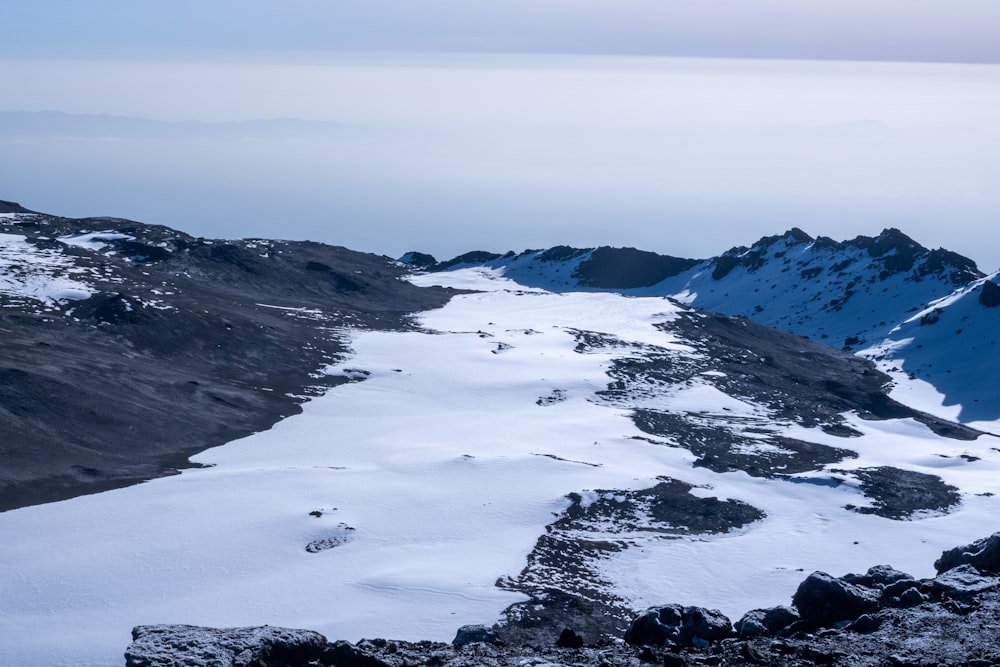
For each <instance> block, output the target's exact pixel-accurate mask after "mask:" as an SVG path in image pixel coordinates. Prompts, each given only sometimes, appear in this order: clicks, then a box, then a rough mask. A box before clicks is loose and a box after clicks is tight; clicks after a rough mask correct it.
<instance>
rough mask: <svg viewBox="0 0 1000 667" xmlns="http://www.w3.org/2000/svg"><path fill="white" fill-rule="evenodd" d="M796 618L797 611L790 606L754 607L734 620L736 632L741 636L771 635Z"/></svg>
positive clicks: (796, 619) (797, 615)
mask: <svg viewBox="0 0 1000 667" xmlns="http://www.w3.org/2000/svg"><path fill="white" fill-rule="evenodd" d="M798 620H799V614H798V612H796V611H795V610H794V609H792V608H791V607H786V606H779V607H771V608H770V609H754V610H752V611H748V612H747V613H746V614H744V615H743V617H742V618H741V619H740V620H738V621H737V622H736V633H737V634H738V635H739V636H740V637H743V638H746V637H760V636H765V635H773V634H776V633H778V631H780V630H782V629H784V628H787V627H788V626H790V625H791V624H792V623H795V622H796V621H798Z"/></svg>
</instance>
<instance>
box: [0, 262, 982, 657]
mask: <svg viewBox="0 0 1000 667" xmlns="http://www.w3.org/2000/svg"><path fill="white" fill-rule="evenodd" d="M413 280H414V281H416V282H418V283H420V284H424V285H428V284H443V285H449V286H452V287H458V288H468V289H475V290H479V291H478V292H477V293H473V294H467V295H462V296H458V297H455V298H454V299H453V300H452V301H451V302H450V303H449V304H448V305H446V306H445V307H443V308H441V309H438V310H434V311H428V312H426V313H424V314H423V315H422V316H421V317H420V324H421V326H422V327H423V329H422V330H419V331H381V332H373V331H368V332H359V331H351V332H348V331H345V332H342V333H344V334H346V335H349V336H350V341H351V342H350V346H351V350H352V352H351V354H350V357H349V359H348V360H347V361H346V362H344V363H343V364H341V365H338V366H336V367H331V368H329V369H328V372H329V373H330V374H332V375H336V376H342V377H345V378H348V379H351V380H354V381H352V382H348V383H346V384H343V385H341V386H338V387H336V388H334V389H332V390H331V391H330V392H329V393H327V394H326V395H324V396H322V397H318V398H315V399H313V400H312V401H310V402H309V403H307V404H306V405H305V406H304V407H305V410H304V412H303V414H301V415H299V416H296V417H292V418H289V419H286V420H285V421H282V422H280V423H279V424H277V425H276V426H275V427H274V428H273V429H271V430H269V431H265V432H262V433H258V434H255V435H253V436H250V437H248V438H244V439H242V440H239V441H235V442H232V443H230V444H227V445H225V446H223V447H218V448H215V449H211V450H208V451H206V452H204V453H202V454H200V455H198V456H197V457H195V459H196V460H197V461H198V462H200V463H203V464H206V465H210V466H212V467H208V468H201V469H193V470H186V471H184V472H183V473H182V474H180V475H177V476H174V477H169V478H164V479H159V480H156V481H153V482H149V483H146V484H142V485H139V486H134V487H130V488H127V489H120V490H116V491H110V492H106V493H102V494H98V495H92V496H85V497H80V498H76V499H73V500H68V501H64V502H59V503H52V504H48V505H40V506H35V507H28V508H22V509H18V510H14V511H10V512H5V513H2V514H0V543H2V544H4V548H3V549H2V550H0V571H3V573H4V576H3V577H2V578H0V600H2V601H3V602H2V605H3V606H2V609H0V664H47V665H109V664H120V662H121V653H122V651H123V649H124V646H125V645H126V644H127V642H128V639H129V630H130V628H131V627H132V626H133V625H135V624H139V623H157V622H183V623H194V624H204V625H213V626H234V625H257V624H264V623H268V624H273V625H284V626H291V627H308V628H314V629H316V630H319V631H321V632H323V633H324V634H326V635H327V636H328V637H330V638H345V639H350V640H356V639H358V638H360V637H365V636H367V637H372V636H388V637H395V638H401V639H425V638H427V639H440V640H450V639H451V637H452V636H453V634H454V631H455V628H456V627H457V626H459V625H462V624H465V623H474V622H482V623H492V622H494V621H497V620H499V619H501V618H502V615H503V612H504V609H505V608H506V607H507V606H508V605H510V604H512V603H515V602H518V601H521V600H524V599H525V595H524V594H525V593H526V594H528V595H531V594H532V591H531V590H530V588H531V585H538V584H539V581H540V579H541V585H547V586H550V587H553V588H554V589H561V587H562V588H565V587H567V586H571V585H572V582H570V583H567V582H562V581H560V580H558V579H557V578H556V577H555V575H554V574H553V573H552V572H548V571H546V570H545V568H544V567H541V568H535V569H533V570H532V569H531V568H530V567H529V568H527V569H525V568H526V565H528V564H530V563H533V562H538V561H537V560H533V557H534V556H536V555H537V554H539V553H540V552H539V549H540V545H541V543H542V540H541V537H542V536H546V535H552V534H555V535H556V537H558V538H560V539H566V540H570V541H571V540H573V539H574V538H575V537H579V536H581V535H582V536H583V537H585V538H593V539H601V540H610V541H612V542H614V543H615V544H616V548H614V549H611V550H608V551H605V552H603V553H602V555H601V557H600V558H596V559H593V558H587V555H586V554H583V556H581V558H583V560H582V561H581V562H580V566H581V567H582V568H583V570H582V571H586V572H590V573H592V574H594V575H595V576H594V582H593V584H594V587H595V590H596V592H597V593H598V594H600V595H604V596H607V597H608V598H613V599H614V600H615V601H617V602H616V604H618V603H619V602H620V603H622V604H625V605H627V606H628V607H631V608H642V607H644V606H646V605H648V604H653V603H662V602H667V601H678V602H683V603H690V604H701V605H707V606H713V607H718V608H720V609H722V610H723V611H724V612H725V613H727V614H729V615H731V616H733V617H738V616H739V615H740V614H741V613H742V612H743V611H745V610H747V609H749V608H752V607H757V606H767V605H774V604H779V603H786V602H787V601H788V599H789V597H790V595H791V593H792V591H793V590H794V587H795V586H796V585H797V583H798V582H799V581H800V580H801V578H802V570H808V571H811V570H813V569H824V570H827V571H830V572H832V573H835V574H841V573H844V572H846V571H849V570H864V569H867V567H868V566H870V565H871V564H872V563H874V562H890V563H892V564H893V565H894V566H896V567H898V568H901V569H903V570H907V571H910V572H912V573H914V574H915V575H917V576H923V575H927V574H930V572H929V570H928V568H929V563H930V562H932V561H933V559H934V558H935V557H936V556H937V555H938V554H939V553H940V552H941V551H942V550H943V549H944V548H948V547H951V546H953V545H955V544H960V543H965V542H969V541H971V540H972V539H975V538H978V537H980V536H982V534H983V533H984V532H989V531H988V529H984V526H990V525H992V521H993V517H995V516H996V512H997V510H998V507H997V502H998V501H997V500H996V498H997V496H995V495H993V494H994V493H997V492H998V491H1000V489H998V488H997V481H996V480H997V479H998V476H997V473H998V471H1000V454H998V452H997V451H996V450H995V449H993V447H995V446H997V444H998V442H997V439H996V438H993V437H991V436H980V437H979V438H978V439H974V440H969V439H965V440H958V439H953V438H945V437H942V436H940V435H937V434H936V433H935V432H933V431H932V430H930V429H929V428H928V427H927V426H925V425H924V424H923V423H920V422H918V421H916V420H915V419H914V418H905V419H890V420H866V419H862V418H860V417H859V416H857V415H854V414H844V415H841V416H839V417H838V419H839V421H840V424H839V425H837V426H839V427H842V428H833V427H832V426H831V427H830V428H827V429H826V430H824V428H823V425H822V424H819V423H817V424H814V425H808V424H806V423H804V422H800V421H797V420H796V419H795V418H785V417H782V416H781V415H782V412H781V406H780V405H777V404H775V403H773V402H765V401H757V400H753V399H751V398H748V397H747V395H743V394H739V395H734V394H730V393H727V391H725V390H726V388H727V387H729V386H730V385H729V384H727V381H728V380H730V379H732V377H733V373H734V371H733V370H732V369H734V368H737V366H736V365H735V364H744V365H745V366H746V367H747V368H757V367H758V366H755V365H754V364H757V365H759V367H760V368H764V367H765V366H766V360H765V359H764V358H763V357H760V358H758V357H756V356H753V355H752V351H748V352H750V353H751V357H752V358H748V359H731V360H730V361H729V363H730V366H727V367H725V368H723V367H722V366H721V365H720V364H719V363H718V362H717V361H715V360H714V359H713V358H712V357H711V356H709V355H707V354H706V353H705V352H704V348H702V347H701V343H702V341H698V340H689V339H686V338H685V334H684V332H685V331H686V330H687V329H685V328H684V326H688V325H685V324H684V322H685V321H688V320H691V318H692V317H693V318H694V320H697V319H698V318H699V317H700V316H698V315H697V314H694V315H693V314H691V313H689V312H688V311H687V310H686V309H685V308H683V307H682V306H680V305H678V304H676V303H674V302H671V301H669V300H666V299H663V298H659V297H640V298H626V297H623V296H620V295H617V294H611V293H586V292H577V293H564V294H559V293H553V292H549V291H544V290H539V289H533V288H526V287H523V286H521V285H517V284H515V283H513V282H511V281H509V280H508V279H505V278H503V277H502V276H500V275H499V272H498V271H487V270H478V269H472V270H458V271H454V272H446V273H438V274H427V275H422V276H418V277H415V278H413ZM733 322H735V324H733V323H729V321H724V322H720V323H719V325H720V326H737V327H738V326H742V325H740V324H739V321H733ZM696 325H698V322H695V323H694V324H691V325H690V326H696ZM646 362H650V363H652V364H653V365H652V366H651V369H652V370H649V372H648V373H647V374H646V375H642V374H635V373H633V374H631V375H628V374H627V373H626V374H625V375H623V374H622V373H625V372H626V371H629V372H631V371H630V369H633V368H634V365H635V364H638V365H639V366H640V367H643V364H645V363H646ZM668 362H669V363H668ZM776 363H777V362H776ZM845 363H846V362H845ZM741 367H742V366H741ZM643 368H644V367H643ZM666 368H683V369H685V372H684V375H683V377H676V378H674V377H673V376H670V375H669V373H667V372H666V371H665V370H663V369H666ZM654 371H655V373H654ZM644 372H645V371H644ZM657 373H659V374H657ZM644 378H649V381H646V380H645V379H644ZM731 391H733V392H734V393H735V394H738V393H739V392H737V391H736V390H731ZM793 398H794V397H786V398H783V399H781V401H785V400H788V401H791V400H793ZM781 401H779V403H780V402H781ZM636 408H640V409H642V410H654V411H663V412H664V413H666V414H673V415H680V416H683V417H684V418H685V419H688V420H690V421H685V424H695V425H697V424H704V423H709V424H714V425H718V424H721V423H727V424H729V427H728V428H729V429H731V430H732V431H733V432H734V433H736V434H737V435H739V436H740V438H739V439H738V442H736V441H735V440H734V442H736V444H735V445H734V446H736V447H739V448H741V451H742V450H750V451H749V455H750V456H751V457H757V458H761V459H762V460H764V459H766V458H767V456H768V455H769V454H771V453H773V451H772V450H773V449H774V448H775V447H777V448H778V449H780V448H781V446H782V443H785V442H787V443H794V442H808V443H812V444H813V445H814V446H815V447H817V448H822V447H825V448H828V449H829V450H831V451H834V452H836V455H835V456H834V457H833V459H834V460H832V461H829V462H826V463H819V464H817V465H816V466H815V468H814V469H811V470H803V471H801V472H796V473H794V474H790V475H787V474H786V475H781V474H761V473H754V474H750V473H749V472H747V471H745V470H742V469H728V470H720V471H716V470H715V469H714V468H713V467H712V466H711V465H706V464H704V462H703V463H702V464H699V465H694V464H695V463H696V461H697V460H698V458H699V457H698V456H697V455H695V454H694V453H693V452H692V450H691V447H693V445H691V444H685V443H682V442H680V441H679V440H678V438H679V437H680V435H681V434H680V433H679V432H677V433H674V434H673V435H671V434H670V433H667V434H661V435H653V434H651V433H650V432H649V431H646V430H642V429H640V428H639V426H638V425H637V423H636V421H635V409H636ZM793 412H796V411H793ZM826 426H830V425H829V424H826ZM848 435H849V436H850V437H845V436H848ZM748 443H749V444H748ZM755 443H756V445H755ZM776 443H777V444H776ZM754 450H756V451H754ZM841 450H843V452H844V453H839V452H841ZM743 453H747V452H743ZM889 467H891V468H893V469H901V470H906V471H910V472H912V473H914V474H919V475H924V476H927V478H930V477H933V478H934V479H938V480H939V481H940V483H942V484H944V485H950V486H951V487H954V489H955V493H956V494H957V496H956V498H957V501H958V504H957V505H956V504H951V505H948V506H947V507H943V508H941V509H939V510H928V511H922V512H921V511H918V512H916V513H913V514H911V515H909V516H908V517H907V519H906V520H894V519H890V518H886V517H885V516H880V515H879V514H878V513H877V512H868V513H866V512H864V511H857V509H858V508H862V509H863V508H866V507H873V503H875V502H876V501H875V500H873V498H872V496H871V495H870V494H868V495H866V493H868V491H866V489H865V480H866V479H867V478H866V477H865V475H866V474H867V473H865V472H864V471H871V470H880V469H885V468H889ZM856 473H859V474H856ZM665 479H669V480H676V483H677V484H681V483H686V484H690V485H692V486H691V489H690V493H687V492H686V491H683V489H681V490H682V493H680V494H679V495H678V499H686V500H684V502H687V503H689V504H693V505H694V506H698V507H700V506H702V504H703V503H706V502H708V503H710V505H711V506H712V507H715V508H720V507H725V508H743V509H741V512H742V513H741V514H740V516H741V517H743V519H741V520H739V521H734V522H732V525H726V524H724V523H723V524H721V525H720V526H719V527H718V529H717V530H710V529H707V528H697V527H696V528H692V527H691V526H696V525H697V524H696V522H695V521H694V519H692V518H691V517H687V518H685V517H683V516H672V517H670V520H663V519H662V515H663V512H664V511H668V510H669V506H663V505H657V504H656V500H655V496H650V494H648V493H646V491H647V490H649V489H656V488H658V487H659V485H661V484H668V482H665V481H664V480H665ZM669 484H673V482H669ZM675 490H676V489H675ZM571 494H576V495H575V496H574V495H571ZM643 498H645V499H646V500H644V501H643V502H645V503H646V505H642V503H641V502H639V500H640V499H643ZM650 498H652V500H650ZM712 498H715V499H716V500H714V501H713V500H711V499H712ZM573 506H576V507H578V508H580V509H581V510H582V511H583V514H582V515H581V517H582V518H581V519H580V520H579V521H577V520H576V519H574V520H573V521H563V519H565V518H566V517H568V516H569V515H568V514H566V513H565V512H566V510H567V509H570V508H572V507H573ZM602 507H604V508H606V509H607V508H610V509H611V510H613V511H618V509H622V510H623V511H624V509H629V508H630V511H631V512H633V514H631V515H629V516H631V517H632V519H634V521H631V522H629V523H624V524H623V523H617V524H616V523H615V522H607V521H603V519H606V518H607V516H610V515H600V514H594V513H592V512H591V513H589V514H588V512H590V510H591V509H594V510H595V511H596V509H600V508H602ZM746 507H750V508H753V509H754V510H756V511H757V512H758V513H757V514H755V513H750V512H748V511H745V508H746ZM852 507H853V508H854V509H852ZM616 508H617V509H616ZM623 508H624V509H623ZM748 519H752V520H748ZM546 526H551V527H554V530H555V533H553V532H552V531H547V530H546ZM546 577H549V579H546ZM498 579H501V580H502V581H503V582H506V585H505V586H503V587H499V588H498V587H497V586H496V585H495V584H496V582H497V580H498ZM519 586H520V587H519ZM570 592H573V591H572V590H570Z"/></svg>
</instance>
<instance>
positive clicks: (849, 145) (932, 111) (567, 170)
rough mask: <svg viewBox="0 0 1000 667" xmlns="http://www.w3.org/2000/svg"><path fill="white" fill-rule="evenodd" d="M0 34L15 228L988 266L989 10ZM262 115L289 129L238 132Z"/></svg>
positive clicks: (997, 85)
mask: <svg viewBox="0 0 1000 667" xmlns="http://www.w3.org/2000/svg"><path fill="white" fill-rule="evenodd" d="M0 15H2V16H3V17H4V24H5V28H6V30H5V33H4V38H3V39H0V81H3V94H2V96H0V153H2V155H3V159H2V160H0V198H2V199H13V200H17V201H20V202H21V203H22V204H24V205H26V206H29V207H33V208H36V209H39V210H45V211H49V212H53V213H59V214H64V215H74V216H83V215H116V216H123V217H131V218H134V219H138V220H144V221H148V222H155V223H160V224H166V225H170V226H174V227H177V228H179V229H184V230H186V231H190V232H192V233H195V234H200V235H205V236H229V237H238V236H280V237H285V238H310V239H313V240H319V241H324V242H328V243H334V244H339V245H346V246H348V247H352V248H356V249H359V250H370V251H374V252H380V253H384V254H389V255H393V256H398V255H399V254H401V253H402V252H405V251H407V250H413V249H416V250H423V251H427V252H431V253H434V254H435V255H437V256H439V257H449V256H452V255H455V254H459V253H461V252H465V251H467V250H471V249H489V250H497V251H505V250H508V249H513V250H521V249H524V248H528V247H544V246H548V245H555V244H563V243H565V244H570V245H578V246H584V245H597V244H609V245H633V246H637V247H643V248H646V249H649V250H655V251H659V252H665V253H669V254H674V255H683V256H693V257H705V256H709V255H712V254H716V253H718V252H721V251H723V250H725V249H727V248H728V247H730V246H732V245H737V244H745V243H750V242H752V241H754V240H756V239H757V238H759V237H760V236H762V235H766V234H774V233H780V232H782V231H784V230H785V229H788V228H790V227H792V226H798V227H801V228H803V229H805V230H806V231H808V232H809V233H811V234H814V235H826V236H832V237H835V238H850V237H853V236H855V235H858V234H868V235H875V234H878V233H879V231H880V230H881V229H882V228H883V227H888V226H895V227H899V228H901V229H903V230H904V231H905V232H907V233H909V234H910V235H911V236H913V237H914V238H916V239H917V240H918V241H920V242H922V243H924V244H925V245H928V246H932V247H934V246H945V247H948V248H950V249H952V250H955V251H957V252H960V253H962V254H966V255H968V256H970V257H972V258H973V259H975V260H976V261H977V262H979V263H980V265H981V268H983V269H984V270H989V271H992V270H995V269H997V268H1000V231H995V230H998V229H1000V225H998V224H996V223H997V221H998V220H1000V192H998V190H997V188H996V187H995V184H996V183H997V182H1000V65H998V64H995V63H1000V40H997V39H995V29H994V28H995V26H997V25H1000V2H995V0H956V1H954V2H948V3H942V2H938V1H934V2H929V1H927V0H888V1H877V0H876V1H868V2H860V1H857V0H842V1H839V2H828V1H825V0H824V1H815V2H802V1H801V0H800V1H797V2H791V1H782V0H731V1H725V2H723V1H719V0H703V1H700V2H697V3H695V2H683V3H682V2H671V1H665V0H620V1H617V2H607V1H605V2H593V1H590V0H575V1H570V0H531V1H529V0H504V1H503V2H500V1H494V0H489V1H487V0H482V1H476V2H473V1H472V0H412V1H406V2H404V1H402V0H399V1H398V2H389V1H387V0H367V1H365V2H361V1H357V0H337V1H333V0H326V1H323V2H319V1H316V0H291V1H286V2H282V3H278V2H252V1H251V2H248V1H246V0H244V1H240V2H236V1H235V0H212V1H206V0H202V1H200V2H194V1H191V0H179V1H177V2H171V3H166V2H135V1H134V0H133V1H128V2H126V1H117V0H116V1H109V0H95V1H93V2H79V1H74V0H57V1H52V0H38V1H37V2H31V3H27V2H12V1H10V0H0ZM689 56H694V57H693V58H692V57H689ZM706 58H707V59H706ZM803 58H804V59H806V60H796V59H803ZM761 59H764V60H761ZM808 59H815V60H812V61H810V60H808ZM908 60H909V61H914V62H910V63H906V62H899V61H908ZM857 61H868V62H857ZM936 61H942V62H945V63H947V64H934V63H935V62H936ZM962 63H979V64H962ZM991 63H992V64H991ZM45 111H58V112H64V113H67V114H73V115H71V116H54V115H45V114H42V113H41V112H45ZM4 112H8V113H6V114H4ZM9 112H24V114H27V115H24V114H18V115H15V114H11V113H9ZM32 114H34V115H32ZM93 116H104V118H94V117H93ZM124 117H129V118H140V119H152V120H155V121H158V122H160V124H159V125H157V124H156V123H152V124H142V123H136V122H134V121H126V120H123V119H122V118H124ZM274 118H284V119H300V120H308V121H313V122H314V124H304V123H295V122H288V123H277V124H269V125H268V124H264V125H262V124H244V125H234V124H233V123H234V122H235V121H249V120H257V119H274ZM179 121H197V123H195V124H191V123H189V124H182V125H176V123H177V122H179ZM163 123H175V124H173V125H164V124H163Z"/></svg>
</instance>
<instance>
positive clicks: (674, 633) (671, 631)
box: [625, 604, 733, 647]
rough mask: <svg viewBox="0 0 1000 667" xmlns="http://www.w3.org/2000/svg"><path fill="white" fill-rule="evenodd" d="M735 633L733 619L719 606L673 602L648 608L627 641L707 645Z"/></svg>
mask: <svg viewBox="0 0 1000 667" xmlns="http://www.w3.org/2000/svg"><path fill="white" fill-rule="evenodd" d="M732 635H733V625H732V622H730V620H729V618H728V617H727V616H725V615H724V614H723V613H722V612H720V611H719V610H717V609H706V608H704V607H682V606H680V605H677V604H671V605H666V606H664V607H653V608H650V609H647V610H646V611H645V612H644V613H643V614H642V615H640V616H638V617H637V618H636V619H635V620H633V621H632V624H631V625H630V626H629V628H628V631H627V632H626V633H625V642H626V643H628V644H632V645H634V646H665V645H670V644H675V645H678V646H700V647H704V646H707V645H708V644H710V643H711V642H714V641H718V640H720V639H726V638H727V637H731V636H732Z"/></svg>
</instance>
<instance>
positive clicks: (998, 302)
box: [979, 280, 1000, 308]
mask: <svg viewBox="0 0 1000 667" xmlns="http://www.w3.org/2000/svg"><path fill="white" fill-rule="evenodd" d="M979 303H981V304H983V305H984V306H986V307H987V308H996V307H997V306H1000V285H997V284H996V283H995V282H993V281H992V280H987V281H986V282H984V283H983V289H982V290H981V291H980V292H979Z"/></svg>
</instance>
